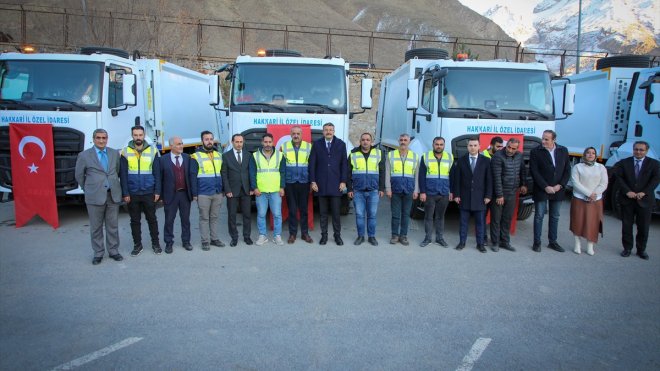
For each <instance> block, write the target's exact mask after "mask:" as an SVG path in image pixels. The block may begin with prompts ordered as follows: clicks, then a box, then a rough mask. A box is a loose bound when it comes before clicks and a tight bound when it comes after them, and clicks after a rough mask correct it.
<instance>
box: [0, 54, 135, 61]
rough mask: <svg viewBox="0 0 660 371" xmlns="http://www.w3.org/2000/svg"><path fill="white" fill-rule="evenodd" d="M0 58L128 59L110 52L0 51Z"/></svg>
mask: <svg viewBox="0 0 660 371" xmlns="http://www.w3.org/2000/svg"><path fill="white" fill-rule="evenodd" d="M0 59H3V60H11V59H20V60H35V61H39V60H41V61H48V60H58V61H62V60H66V61H87V62H89V61H92V62H105V61H107V60H108V59H115V60H122V61H125V62H128V61H130V60H129V59H126V58H121V57H118V56H116V55H112V54H96V53H95V54H89V55H88V54H73V53H72V54H61V53H35V54H24V53H1V54H0Z"/></svg>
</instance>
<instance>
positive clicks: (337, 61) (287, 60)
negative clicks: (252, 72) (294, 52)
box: [236, 55, 346, 66]
mask: <svg viewBox="0 0 660 371" xmlns="http://www.w3.org/2000/svg"><path fill="white" fill-rule="evenodd" d="M236 63H268V64H275V63H283V64H317V65H318V64H326V65H333V66H344V65H345V64H346V61H345V60H344V59H343V58H337V57H332V58H307V57H252V56H250V55H241V56H239V57H238V58H236Z"/></svg>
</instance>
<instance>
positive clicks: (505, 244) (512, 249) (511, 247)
mask: <svg viewBox="0 0 660 371" xmlns="http://www.w3.org/2000/svg"><path fill="white" fill-rule="evenodd" d="M500 247H501V248H503V249H504V250H509V251H516V249H515V248H514V247H513V246H511V244H508V243H500Z"/></svg>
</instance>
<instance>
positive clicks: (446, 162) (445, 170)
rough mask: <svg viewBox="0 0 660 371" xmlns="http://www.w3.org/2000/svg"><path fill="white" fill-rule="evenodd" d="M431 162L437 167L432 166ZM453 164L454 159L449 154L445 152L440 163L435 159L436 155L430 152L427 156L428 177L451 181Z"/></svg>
mask: <svg viewBox="0 0 660 371" xmlns="http://www.w3.org/2000/svg"><path fill="white" fill-rule="evenodd" d="M431 161H433V163H435V166H431ZM438 162H439V163H438ZM453 162H454V158H453V156H452V155H451V153H449V152H443V153H442V158H441V159H440V161H438V159H437V158H436V157H435V153H433V151H429V152H428V153H427V154H426V177H427V178H438V179H449V170H450V169H451V164H452V163H453Z"/></svg>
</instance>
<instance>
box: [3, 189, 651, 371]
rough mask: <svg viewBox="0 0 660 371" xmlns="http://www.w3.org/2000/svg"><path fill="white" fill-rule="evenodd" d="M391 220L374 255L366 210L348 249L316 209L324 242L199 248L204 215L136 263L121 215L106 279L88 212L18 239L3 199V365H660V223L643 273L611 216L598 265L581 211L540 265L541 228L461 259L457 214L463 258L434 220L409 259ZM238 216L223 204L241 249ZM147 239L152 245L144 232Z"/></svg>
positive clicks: (450, 231) (470, 247)
mask: <svg viewBox="0 0 660 371" xmlns="http://www.w3.org/2000/svg"><path fill="white" fill-rule="evenodd" d="M389 210H390V208H389V202H388V201H387V199H383V200H381V203H380V206H379V215H378V227H377V238H378V241H379V242H380V244H379V246H377V247H372V246H370V245H369V244H366V243H365V244H363V245H361V246H359V247H356V246H353V240H354V238H355V237H356V230H355V216H354V214H352V213H351V214H349V215H347V216H345V217H342V236H343V238H344V242H345V245H344V246H342V247H339V246H336V245H335V244H334V242H333V240H332V239H330V241H329V243H328V245H326V246H320V245H318V244H317V242H318V240H319V238H320V233H319V231H318V214H317V215H316V220H317V224H316V230H314V231H312V232H311V235H312V237H313V238H314V240H315V243H314V244H307V243H305V242H304V241H301V240H300V239H298V240H297V241H296V243H295V244H293V245H288V244H285V246H276V245H275V244H273V243H269V244H267V245H265V246H261V247H256V246H246V245H245V244H244V243H243V242H242V240H239V241H240V242H239V245H238V246H236V247H224V248H218V247H213V248H212V250H211V251H202V250H201V248H200V247H201V246H200V241H199V233H198V226H197V223H198V217H197V209H196V206H195V205H193V208H192V213H191V219H192V226H193V230H192V235H193V246H194V250H193V251H191V252H188V251H185V250H184V249H183V248H181V243H180V238H179V236H180V234H179V231H180V229H179V226H178V225H176V224H178V220H177V222H176V224H175V225H176V228H175V236H177V237H176V238H177V239H176V243H175V249H174V253H173V254H171V255H167V254H164V253H163V254H162V255H155V254H153V252H152V251H151V250H150V249H149V248H147V249H145V250H144V252H143V253H142V254H141V255H140V256H138V257H131V256H129V254H130V251H131V249H132V240H131V234H130V228H129V217H128V214H127V213H125V212H121V213H120V238H121V248H120V252H121V253H122V254H123V255H124V261H122V262H115V261H113V260H111V259H109V258H108V257H107V256H106V258H105V259H104V260H103V262H102V263H101V264H100V265H98V266H93V265H92V264H91V260H92V256H93V254H92V249H91V247H90V243H89V226H88V219H87V214H86V211H85V208H84V207H82V206H66V207H62V208H61V210H60V227H59V228H58V229H56V230H53V229H52V228H51V227H50V226H48V225H46V224H45V223H44V222H43V221H41V220H40V219H38V218H37V219H34V220H33V221H32V222H30V223H29V224H28V225H27V226H25V227H23V228H15V226H14V211H13V203H3V204H0V369H2V370H50V369H83V370H105V369H125V370H138V369H139V370H152V369H191V370H195V369H221V370H308V369H313V370H317V369H321V370H457V369H460V370H470V369H473V370H512V369H519V370H557V369H567V370H658V369H660V285H659V282H660V279H659V277H660V244H658V241H660V218H658V217H657V216H656V217H654V219H653V223H652V227H651V233H650V242H649V246H648V253H649V255H650V257H651V258H650V260H648V261H644V260H642V259H639V258H638V257H636V256H635V255H633V256H631V257H628V258H622V257H621V256H619V252H620V251H621V247H620V240H621V232H620V229H621V225H620V221H618V220H617V219H615V218H613V217H612V216H609V215H607V216H606V219H605V223H604V231H605V235H604V237H603V238H602V239H601V241H600V242H599V244H598V245H597V247H596V255H594V256H588V255H586V254H585V253H583V254H581V255H576V254H574V253H573V252H572V251H571V249H572V243H573V237H572V235H571V233H570V232H569V230H568V215H569V203H568V202H565V203H564V204H563V206H562V210H561V215H562V218H561V220H560V225H559V230H560V239H559V243H560V244H561V245H562V246H564V248H566V250H567V251H566V252H564V253H558V252H555V251H552V250H549V249H548V248H546V247H545V245H546V244H547V240H546V238H545V236H544V248H543V250H542V252H541V253H536V252H533V251H532V250H531V242H532V218H530V219H528V220H525V221H522V222H519V223H518V231H517V234H516V236H514V237H513V240H512V244H513V245H514V246H515V247H516V248H517V249H518V251H516V252H509V251H504V250H500V251H499V252H497V253H494V252H492V251H490V250H488V252H487V253H486V254H482V253H480V252H478V251H477V250H476V248H475V240H474V236H473V232H472V231H471V232H470V237H469V239H468V243H467V247H466V248H465V249H464V250H463V251H456V250H455V249H454V248H453V247H454V246H455V245H456V244H457V242H458V213H457V211H456V209H455V208H452V209H450V210H449V212H448V215H447V225H446V233H445V239H446V240H447V242H449V244H450V247H449V248H443V247H440V246H438V245H434V244H431V245H429V246H427V247H425V248H421V247H419V246H418V244H419V242H421V240H422V239H423V233H424V232H423V229H424V228H423V222H422V221H420V220H413V221H412V222H411V225H410V233H409V235H408V237H409V240H410V241H411V245H410V246H408V247H403V246H401V245H390V244H389V243H388V241H389V237H390V211H389ZM351 211H352V210H351ZM157 215H158V218H159V222H160V225H159V227H160V230H161V239H162V221H163V220H164V216H163V209H162V208H160V209H159V210H158V213H157ZM254 219H255V216H254V215H253V220H254ZM226 220H227V219H226V208H225V207H224V204H223V208H222V214H221V221H220V234H221V236H222V239H223V241H224V242H225V243H227V245H228V242H229V238H228V236H227V224H226ZM239 220H240V218H239ZM546 226H547V217H546ZM239 228H240V227H239ZM283 230H284V231H285V232H284V233H283V238H284V239H285V240H286V238H287V237H288V233H287V232H286V231H287V227H286V224H285V226H284V228H283ZM252 231H253V233H252V237H253V239H254V240H256V237H257V232H256V231H257V229H256V223H253V227H252ZM544 234H545V233H544ZM143 236H144V237H143V241H144V242H145V246H146V245H148V241H149V237H148V232H147V227H146V222H143Z"/></svg>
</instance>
